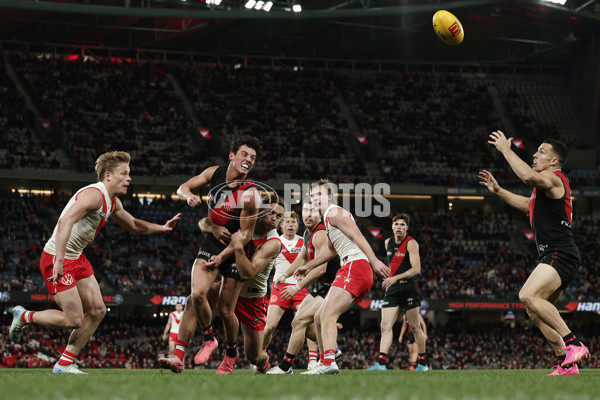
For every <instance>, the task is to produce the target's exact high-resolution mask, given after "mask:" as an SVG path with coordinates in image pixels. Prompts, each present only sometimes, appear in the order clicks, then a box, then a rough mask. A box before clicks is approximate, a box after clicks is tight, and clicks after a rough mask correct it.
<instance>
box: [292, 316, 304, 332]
mask: <svg viewBox="0 0 600 400" xmlns="http://www.w3.org/2000/svg"><path fill="white" fill-rule="evenodd" d="M307 325H308V324H307V321H306V320H305V319H301V318H294V319H293V320H292V329H301V328H304V327H306V326H307Z"/></svg>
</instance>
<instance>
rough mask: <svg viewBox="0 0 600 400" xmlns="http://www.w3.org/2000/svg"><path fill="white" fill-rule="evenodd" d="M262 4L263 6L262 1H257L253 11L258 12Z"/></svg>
mask: <svg viewBox="0 0 600 400" xmlns="http://www.w3.org/2000/svg"><path fill="white" fill-rule="evenodd" d="M263 4H265V2H264V1H262V0H258V1H257V2H256V6H254V9H255V10H260V9H261V8H262V7H263Z"/></svg>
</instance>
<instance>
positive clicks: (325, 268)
mask: <svg viewBox="0 0 600 400" xmlns="http://www.w3.org/2000/svg"><path fill="white" fill-rule="evenodd" d="M302 222H303V223H304V226H306V231H305V232H304V246H303V247H302V252H301V253H300V255H299V256H298V258H296V260H295V261H294V262H293V263H292V265H290V267H289V268H288V270H287V271H285V272H283V273H282V274H281V276H279V277H278V278H277V279H276V280H275V281H274V283H273V286H274V287H277V286H280V285H281V284H282V282H284V281H285V280H286V278H287V277H288V276H292V275H293V274H294V272H296V269H297V268H298V267H300V266H301V265H304V264H306V263H307V262H308V261H311V260H313V259H314V258H315V255H317V254H320V253H321V252H322V251H324V249H325V247H327V240H328V239H327V232H326V231H325V225H323V223H322V222H321V214H320V213H319V211H318V210H315V209H314V207H313V206H312V205H311V204H310V203H304V205H303V206H302ZM339 269H340V258H339V257H338V256H335V257H334V258H332V259H331V260H329V262H328V263H327V264H323V265H319V266H318V267H316V268H314V269H313V270H311V271H310V272H309V273H308V275H307V276H306V277H305V278H304V279H302V280H301V281H300V282H298V284H297V285H298V286H297V287H295V286H288V287H287V288H286V289H285V290H283V291H282V294H281V296H282V297H284V298H291V297H292V296H293V295H295V294H296V293H297V292H298V291H299V290H302V289H303V288H306V287H307V286H308V285H310V284H311V283H313V282H314V281H317V286H316V287H315V288H314V289H313V290H312V291H311V293H310V294H308V295H307V296H306V298H305V299H304V300H303V301H302V304H300V306H299V307H298V313H297V314H296V315H295V317H294V320H293V321H292V333H291V335H290V339H289V343H288V347H287V350H286V353H285V355H284V356H283V357H282V362H281V363H279V365H278V366H275V367H273V368H271V369H270V370H269V371H267V374H286V373H290V372H291V370H292V365H293V364H294V360H295V358H296V356H297V355H298V353H299V352H300V349H301V348H302V345H303V343H304V338H305V337H307V338H311V337H312V338H314V339H318V340H317V342H318V345H319V350H320V354H321V357H323V354H324V350H323V344H322V343H323V341H322V339H321V338H319V337H320V336H321V333H320V332H317V331H316V330H315V327H314V320H315V314H316V313H317V311H318V310H319V308H320V307H321V305H322V304H323V302H324V300H325V297H326V296H327V293H328V292H329V288H330V287H331V283H332V282H333V281H334V279H335V275H336V273H337V271H338V270H339ZM311 351H312V350H311V349H310V348H309V363H308V370H309V371H312V370H314V369H315V368H316V367H318V366H320V365H321V364H320V363H319V362H318V361H317V359H316V356H317V355H316V354H314V353H313V354H311ZM337 354H340V352H339V351H338V352H337ZM336 358H337V357H336Z"/></svg>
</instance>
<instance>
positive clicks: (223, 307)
mask: <svg viewBox="0 0 600 400" xmlns="http://www.w3.org/2000/svg"><path fill="white" fill-rule="evenodd" d="M261 149H262V142H261V141H260V140H259V139H257V138H255V137H252V136H241V137H237V138H236V139H234V140H233V142H231V146H230V153H229V164H228V165H227V166H213V167H209V168H207V169H205V170H204V171H203V172H202V173H201V174H200V175H197V176H195V177H193V178H191V179H190V180H188V181H187V182H185V183H184V184H182V185H181V186H180V187H179V189H177V194H178V195H179V197H180V198H181V199H182V200H186V201H187V203H188V205H189V206H190V207H197V206H199V205H200V201H201V199H200V197H199V196H198V195H196V194H194V193H193V191H194V190H197V189H199V188H202V187H204V186H206V185H208V184H209V183H210V186H211V191H210V196H209V204H208V205H209V209H210V213H209V218H210V220H211V222H212V223H213V225H214V226H215V232H216V234H215V235H212V234H208V233H202V234H201V237H200V250H199V251H198V255H197V258H196V261H195V262H194V265H193V267H192V285H191V286H192V290H191V295H190V298H189V301H187V302H186V304H185V308H184V310H183V318H182V320H181V326H180V327H179V338H178V339H177V343H176V345H175V353H174V354H173V355H170V356H168V357H163V358H160V359H159V360H158V361H159V363H160V365H161V366H162V367H163V368H169V369H171V370H172V371H173V372H181V371H183V368H184V363H183V361H184V357H185V352H186V350H187V347H188V345H189V343H190V340H191V339H192V336H193V335H194V332H195V330H196V323H198V324H199V325H200V330H201V332H202V336H203V337H204V343H203V345H202V349H201V351H200V354H199V355H197V356H196V357H195V359H194V361H195V362H196V364H203V363H205V362H206V361H207V360H208V359H209V358H210V355H211V353H212V352H213V350H214V349H216V348H217V346H218V342H217V340H216V339H215V336H214V333H213V328H212V311H211V307H210V304H209V301H208V299H207V294H208V292H209V291H210V289H211V285H212V284H213V283H214V281H215V280H216V278H217V276H218V275H219V273H221V275H222V276H223V283H222V286H221V290H220V292H219V300H218V307H219V315H220V317H221V319H222V320H223V327H224V328H225V336H226V354H227V356H228V357H236V355H237V337H238V330H239V322H238V320H237V318H236V316H235V313H234V310H235V304H236V302H237V295H238V293H239V291H240V289H241V286H242V282H241V281H240V280H239V275H238V272H237V269H236V268H235V266H234V265H232V263H231V261H227V260H228V258H230V257H231V255H233V252H234V250H233V246H230V245H228V244H227V242H228V241H229V238H230V235H231V232H236V231H237V230H238V229H243V230H245V231H248V232H249V235H248V238H247V240H250V237H251V234H252V233H253V232H254V226H255V224H256V216H257V214H258V210H259V207H260V204H261V202H260V195H259V193H258V190H257V189H256V187H255V185H254V182H253V181H252V180H251V179H248V178H247V174H248V172H250V170H251V169H252V167H253V166H254V163H255V161H256V158H257V157H258V156H260V152H261ZM217 267H218V268H217Z"/></svg>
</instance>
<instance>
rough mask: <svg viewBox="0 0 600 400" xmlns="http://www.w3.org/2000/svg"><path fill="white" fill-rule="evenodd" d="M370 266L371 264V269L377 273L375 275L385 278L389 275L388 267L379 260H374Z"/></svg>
mask: <svg viewBox="0 0 600 400" xmlns="http://www.w3.org/2000/svg"><path fill="white" fill-rule="evenodd" d="M372 266H373V271H375V272H376V273H377V275H379V276H381V277H382V278H384V279H385V278H387V277H388V276H390V267H388V266H387V265H385V264H384V263H383V262H381V261H380V260H377V261H375V262H374V263H373V265H372Z"/></svg>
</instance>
